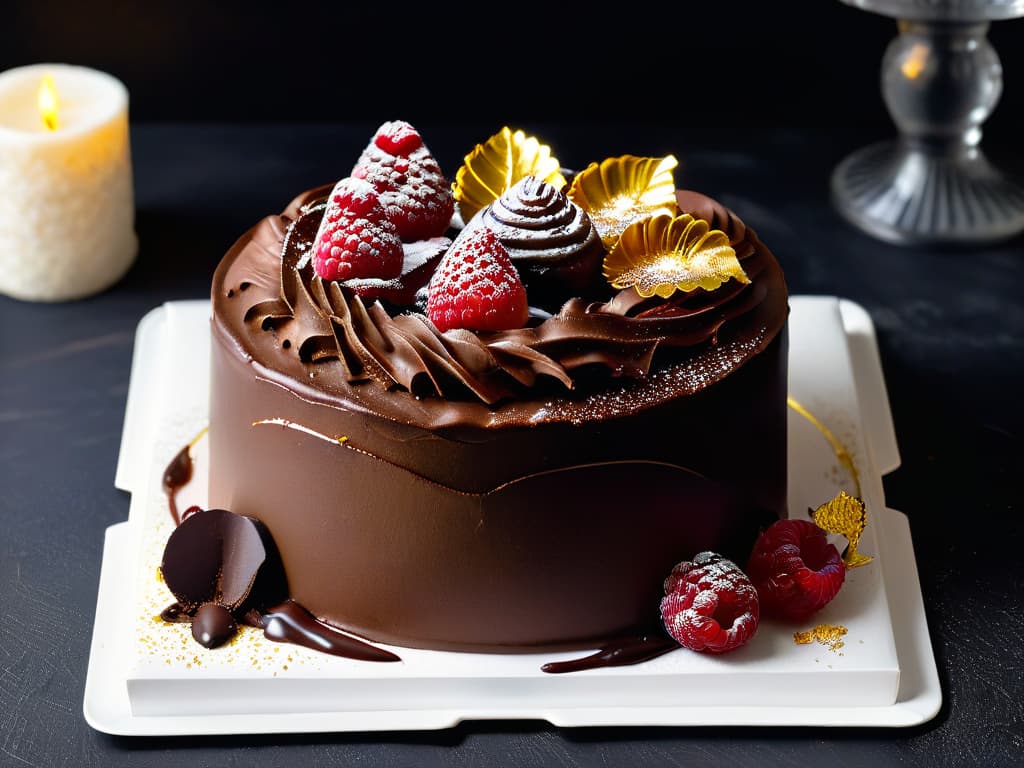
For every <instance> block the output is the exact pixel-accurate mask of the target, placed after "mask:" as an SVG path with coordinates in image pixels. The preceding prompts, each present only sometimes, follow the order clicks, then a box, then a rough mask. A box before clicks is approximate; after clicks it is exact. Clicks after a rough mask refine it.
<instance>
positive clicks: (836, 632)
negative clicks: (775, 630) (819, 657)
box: [793, 624, 846, 656]
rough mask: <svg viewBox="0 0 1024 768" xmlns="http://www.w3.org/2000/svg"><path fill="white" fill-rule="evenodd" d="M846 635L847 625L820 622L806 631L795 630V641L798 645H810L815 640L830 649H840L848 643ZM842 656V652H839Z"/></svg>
mask: <svg viewBox="0 0 1024 768" xmlns="http://www.w3.org/2000/svg"><path fill="white" fill-rule="evenodd" d="M845 635H846V627H844V626H843V625H842V624H819V625H818V626H816V627H814V628H813V629H808V630H807V631H806V632H794V633H793V642H794V643H796V644H797V645H809V644H811V643H813V642H818V643H821V644H822V645H824V646H827V647H828V649H829V650H830V651H838V650H839V649H840V648H842V647H843V646H844V645H845V644H846V643H845V642H844V641H843V637H845ZM839 655H840V656H842V654H839Z"/></svg>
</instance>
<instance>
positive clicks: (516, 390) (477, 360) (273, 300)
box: [214, 189, 786, 426]
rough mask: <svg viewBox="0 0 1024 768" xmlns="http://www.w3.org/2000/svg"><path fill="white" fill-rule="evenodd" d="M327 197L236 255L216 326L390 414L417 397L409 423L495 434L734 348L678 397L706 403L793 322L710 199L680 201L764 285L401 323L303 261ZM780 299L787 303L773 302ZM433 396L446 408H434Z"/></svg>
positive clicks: (767, 276) (776, 286)
mask: <svg viewBox="0 0 1024 768" xmlns="http://www.w3.org/2000/svg"><path fill="white" fill-rule="evenodd" d="M326 191H327V190H325V189H324V190H318V191H313V192H311V193H307V194H306V195H304V196H302V197H300V198H298V199H297V200H296V201H295V202H293V203H292V205H290V206H289V208H288V209H287V210H286V211H285V212H284V213H283V214H282V215H280V216H271V217H268V218H266V219H264V220H263V221H261V222H260V223H259V224H258V225H257V226H256V227H255V228H254V229H253V230H251V231H250V232H249V233H248V234H247V235H246V236H244V237H243V238H242V239H241V240H240V241H239V242H238V243H237V244H236V245H235V246H234V248H233V249H232V251H231V252H230V253H229V254H228V258H226V259H225V264H228V265H229V267H228V271H227V274H224V275H221V276H220V278H219V280H218V282H219V283H220V284H221V285H222V286H223V291H222V292H221V293H220V294H219V295H218V294H216V293H215V295H214V301H215V302H216V303H217V304H218V307H217V311H216V312H215V316H216V317H217V318H218V319H219V321H220V322H227V323H230V324H234V323H235V322H237V319H241V320H243V322H244V325H245V326H246V330H244V331H242V329H241V328H236V329H235V330H234V333H235V334H242V335H246V336H248V337H249V338H250V339H251V340H252V342H253V344H254V346H255V347H256V348H257V349H259V350H260V353H259V357H260V358H261V359H264V358H267V357H275V358H278V359H279V360H280V361H281V363H282V367H283V368H284V369H286V370H291V371H292V372H294V374H299V375H300V377H301V378H307V377H308V371H306V368H307V367H308V366H311V365H312V366H314V368H315V372H316V377H317V379H318V381H319V386H320V387H326V388H330V389H335V390H337V389H338V388H339V387H349V386H358V385H361V384H363V383H366V382H375V383H376V384H377V385H378V390H379V394H382V393H384V392H386V393H388V394H389V395H390V396H391V397H390V399H389V409H392V408H394V401H395V397H394V391H395V390H403V391H405V392H407V393H408V394H409V395H410V396H411V398H413V400H414V405H412V407H410V408H408V409H406V411H407V413H406V415H407V417H408V416H415V418H416V420H417V421H418V422H420V423H421V424H423V425H424V426H431V425H433V426H437V425H439V424H441V423H443V422H446V421H450V420H453V419H455V420H457V421H464V422H469V423H480V422H486V421H489V420H490V413H491V407H492V406H495V405H497V404H501V403H505V402H509V401H511V402H512V410H513V411H514V410H516V409H515V405H514V404H515V403H516V402H522V401H523V400H530V399H533V398H534V397H536V398H543V397H545V395H547V394H549V393H551V392H560V394H561V395H562V396H567V395H568V396H569V397H570V399H580V398H582V397H585V395H586V394H587V392H588V391H593V390H595V389H600V388H601V386H602V384H601V382H602V381H604V382H606V383H607V382H609V381H611V380H614V379H618V378H629V379H641V378H643V377H646V376H648V375H649V374H650V373H651V372H652V366H654V365H658V367H666V366H667V365H670V364H672V363H674V362H679V361H681V360H685V359H687V358H688V357H692V355H693V354H694V353H695V352H697V351H699V350H700V349H701V348H706V347H709V346H711V347H719V348H721V349H722V350H723V351H727V350H729V349H732V350H733V351H732V352H731V353H729V354H727V356H728V357H729V361H730V363H729V365H727V366H721V371H720V373H719V374H718V375H717V376H716V375H707V372H704V373H703V374H702V375H701V376H700V377H699V378H696V379H694V380H692V381H690V382H683V383H682V385H681V388H680V389H679V390H678V391H677V392H676V393H675V394H677V395H678V394H692V393H694V392H696V391H699V390H700V389H702V388H704V387H707V386H710V385H711V384H713V383H714V382H715V381H716V380H718V378H720V377H721V376H722V375H725V374H726V373H727V372H728V370H729V369H731V368H734V367H736V366H739V365H742V363H743V361H744V360H746V359H748V358H749V357H751V356H753V355H756V354H757V353H758V352H760V351H761V350H762V349H763V348H764V347H765V346H766V345H767V344H768V343H769V342H770V341H771V339H772V338H774V336H775V335H776V334H777V333H778V331H779V329H780V328H781V327H782V324H783V323H784V322H785V319H786V313H785V312H784V311H780V310H779V307H780V306H781V307H784V306H785V302H784V301H783V302H779V301H778V297H779V296H780V295H784V293H785V284H784V281H783V277H782V273H781V270H779V268H778V265H777V263H776V262H775V260H774V258H773V257H772V256H771V254H770V253H769V251H768V249H767V248H765V247H764V245H763V244H762V243H761V241H760V240H759V239H758V238H757V236H756V234H755V233H754V232H753V231H752V230H750V229H749V228H748V227H746V226H744V224H743V222H742V221H741V220H740V219H739V218H738V217H737V216H735V215H734V214H733V213H732V212H730V211H729V210H728V209H726V208H725V207H724V206H721V205H720V204H718V203H716V202H715V201H713V200H711V199H710V198H707V197H706V196H704V195H701V194H699V193H696V192H679V193H678V200H679V205H680V209H681V210H682V211H683V212H691V213H693V214H694V215H695V216H700V217H702V218H707V219H708V220H709V221H710V222H711V223H712V225H713V226H714V227H716V228H721V229H722V230H723V231H724V232H725V233H726V234H727V235H728V236H729V240H730V243H731V244H732V245H733V247H734V248H735V250H736V253H737V257H738V258H739V260H740V263H741V264H742V266H743V269H744V271H745V272H746V273H747V275H748V276H749V277H750V279H751V283H750V284H741V283H738V282H736V281H731V282H729V283H728V284H726V285H723V286H722V287H721V288H720V289H719V290H716V291H712V292H706V291H702V290H697V291H692V292H687V293H682V292H680V293H678V294H676V295H674V296H673V297H671V298H669V299H668V300H662V299H654V300H651V299H643V298H641V297H640V296H639V294H637V292H636V291H635V290H633V289H632V288H630V289H626V290H623V291H619V292H618V293H616V294H615V295H614V296H613V297H612V298H611V299H610V300H608V301H588V300H587V299H585V298H573V299H570V300H569V301H567V302H566V303H565V304H564V305H563V306H562V307H561V308H560V309H559V310H558V311H557V313H556V314H554V315H553V316H552V317H550V318H548V319H545V320H543V321H542V322H540V323H538V324H536V325H532V326H530V327H526V328H522V329H516V330H510V331H502V332H493V333H486V332H482V333H473V332H469V331H459V330H453V331H449V332H446V333H441V332H440V331H438V330H437V329H436V328H435V327H434V326H433V325H432V324H431V323H430V321H429V320H428V319H427V318H426V317H425V316H424V315H423V314H421V313H419V312H416V311H403V312H399V313H397V314H396V313H392V312H389V311H388V309H386V308H385V307H384V305H382V304H380V303H379V302H374V303H369V304H368V303H366V302H364V301H363V299H362V298H361V297H360V296H359V295H357V294H356V293H355V291H354V290H352V288H351V287H349V286H346V285H345V284H344V283H339V282H333V281H323V280H321V279H320V278H319V277H317V276H316V275H315V274H314V272H313V270H312V267H311V266H310V265H309V264H308V263H307V261H308V260H304V259H303V256H304V255H305V254H306V252H307V251H308V249H309V247H310V244H311V241H312V239H313V237H314V236H315V234H316V230H317V228H318V226H319V220H320V217H321V216H322V210H323V209H322V206H321V205H318V203H320V202H321V200H322V197H323V196H324V195H325V194H326ZM243 286H244V287H245V292H244V299H242V301H243V302H244V304H245V308H244V313H243V314H242V317H241V318H239V312H238V309H235V308H233V307H231V306H229V304H228V302H229V300H230V301H234V302H237V301H238V300H237V299H235V298H234V297H235V296H237V295H239V294H240V293H241V291H242V290H243ZM769 294H774V297H773V299H772V300H770V301H766V297H768V296H769ZM285 342H287V344H285ZM655 358H660V359H661V360H662V363H661V364H656V363H655V362H654V361H655ZM602 371H603V373H601V372H602ZM584 382H585V384H584ZM531 392H532V393H533V394H532V395H531ZM310 394H311V395H312V396H314V397H315V394H316V393H315V391H313V392H311V393H310ZM366 394H370V393H366ZM370 396H371V397H372V396H373V395H370ZM432 397H433V398H438V399H436V400H435V401H434V402H433V403H430V402H426V401H424V398H428V399H429V398H432ZM460 401H461V402H465V403H467V404H471V403H472V402H473V401H477V402H478V403H479V404H480V405H482V406H484V409H483V410H480V409H474V408H472V407H468V408H454V409H453V408H452V403H453V402H460ZM442 413H443V416H442ZM570 420H571V417H570Z"/></svg>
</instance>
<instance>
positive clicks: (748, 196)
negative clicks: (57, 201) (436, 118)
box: [0, 114, 1024, 766]
mask: <svg viewBox="0 0 1024 768" xmlns="http://www.w3.org/2000/svg"><path fill="white" fill-rule="evenodd" d="M392 117H396V116H394V115H390V114H389V115H385V116H382V118H381V119H382V120H383V119H391V118H392ZM378 122H380V120H370V121H367V122H361V123H347V124H338V125H332V124H316V125H313V124H310V125H305V126H302V125H295V126H292V125H263V124H252V125H248V126H239V125H228V124H224V125H217V124H193V125H181V124H179V125H175V124H157V123H139V124H136V125H135V126H134V127H133V136H132V139H133V152H134V167H135V173H136V184H137V195H136V196H137V205H138V217H137V222H138V233H139V237H140V241H141V251H140V255H139V259H138V262H137V264H136V265H135V266H134V267H133V269H132V270H131V272H130V273H129V274H128V275H127V276H126V277H125V279H124V280H122V281H121V282H120V283H119V284H118V285H116V286H115V287H114V288H112V289H111V290H109V291H108V292H106V293H104V294H102V295H100V296H96V297H94V298H91V299H87V300H83V301H78V302H72V303H66V304H55V305H42V304H28V303H21V302H17V301H14V300H11V299H7V298H0V327H3V328H4V329H5V332H4V334H3V335H2V337H0V488H2V489H3V491H2V493H0V522H2V525H3V528H2V533H0V765H4V766H7V765H12V766H13V765H33V766H51V765H76V766H94V765H96V766H99V765H102V766H121V765H161V766H176V765H182V766H185V765H189V766H191V765H250V764H259V765H261V766H271V765H327V764H331V765H334V764H342V763H345V764H349V763H362V764H383V765H418V766H434V765H437V766H442V765H445V766H447V765H453V766H454V765H478V764H479V765H486V764H507V763H526V764H530V765H560V766H584V765H618V764H627V765H659V766H660V765H688V764H701V765H717V764H723V765H733V766H748V765H764V764H783V765H793V766H803V765H842V766H851V765H873V766H878V765H896V764H898V765H914V766H918V765H919V766H938V765H987V766H1003V765H1014V764H1019V762H1020V759H1021V755H1022V754H1024V725H1022V724H1024V704H1022V702H1024V681H1022V674H1021V670H1022V669H1024V653H1022V645H1021V643H1022V641H1021V637H1022V636H1024V618H1022V617H1024V605H1022V597H1021V595H1022V594H1024V577H1022V572H1021V569H1020V562H1021V556H1020V541H1021V535H1022V525H1021V522H1020V512H1021V502H1020V491H1019V488H1018V487H1019V483H1020V477H1021V476H1022V474H1024V460H1022V459H1024V449H1022V443H1021V435H1022V428H1024V423H1022V422H1024V409H1022V408H1021V405H1020V397H1021V394H1020V393H1021V391H1022V387H1021V385H1022V375H1021V374H1022V371H1024V302H1022V301H1021V298H1020V292H1021V286H1022V284H1024V240H1022V239H1021V238H1017V239H1015V240H1014V241H1012V242H1009V243H1005V244H1003V245H1000V246H994V247H987V248H972V249H960V250H943V249H928V248H899V247H896V246H891V245H885V244H882V243H879V242H876V241H874V240H872V239H870V238H868V237H867V236H865V235H862V234H860V233H859V232H856V231H854V230H852V229H851V228H849V227H848V226H847V225H845V224H844V223H843V222H842V221H841V220H840V219H839V217H838V216H837V214H835V213H834V212H833V210H832V209H831V207H830V206H829V203H828V176H829V173H830V171H831V169H832V168H833V167H834V165H835V163H837V162H838V161H839V160H840V159H841V158H842V157H843V156H844V155H845V154H846V153H847V152H849V151H851V150H853V149H856V148H858V147H860V146H862V145H863V144H865V143H866V142H868V141H872V140H874V139H876V138H878V136H875V135H865V134H864V133H861V132H859V131H858V130H857V129H855V128H854V127H847V129H846V130H838V131H836V132H824V131H805V132H801V131H798V130H795V129H794V130H790V129H785V128H779V129H773V130H766V129H763V128H759V129H757V130H748V129H747V128H746V127H744V126H738V127H735V128H734V130H732V131H729V132H724V133H723V132H715V131H712V130H710V129H709V128H708V127H707V126H706V124H704V122H703V121H697V122H695V123H694V124H692V125H691V124H688V123H687V122H686V121H678V120H676V121H672V122H671V123H664V124H660V123H645V124H629V123H622V122H605V123H603V124H602V123H593V122H591V123H578V124H570V123H561V124H559V125H545V124H543V123H525V124H522V127H524V128H526V129H528V130H530V131H532V132H533V133H536V134H538V135H540V136H543V137H546V138H547V139H548V140H549V142H550V143H551V144H552V145H553V146H554V148H555V151H556V154H557V155H558V156H559V158H560V159H561V160H562V161H563V163H565V164H575V165H582V164H584V163H586V162H588V161H589V160H591V159H600V158H601V157H604V156H606V155H609V154H618V153H619V152H632V153H634V154H664V153H666V152H673V153H675V154H676V155H677V156H678V157H679V159H680V168H679V169H678V171H677V176H676V178H677V183H679V185H680V186H689V187H692V188H695V189H699V190H701V191H703V192H705V193H707V194H710V195H712V196H714V197H718V198H719V199H720V200H722V201H723V202H724V203H726V204H727V205H729V206H731V207H733V208H734V209H735V210H736V212H737V213H739V215H740V216H741V217H743V218H744V219H745V220H746V222H747V223H748V224H749V225H750V226H753V227H754V228H755V229H756V230H757V231H758V234H759V235H760V236H761V237H762V239H764V240H765V242H767V243H768V244H769V245H770V246H771V247H772V249H773V250H774V251H775V253H776V255H777V256H778V258H779V260H780V262H781V263H782V266H783V268H784V269H785V270H786V272H787V278H788V281H789V284H790V289H791V291H792V292H793V293H795V294H835V295H840V296H843V297H845V298H849V299H852V300H854V301H857V302H859V303H861V304H862V305H863V306H864V307H865V308H866V309H867V310H868V312H869V313H870V314H871V316H872V318H873V320H874V322H875V324H876V327H877V331H878V339H879V345H880V351H881V358H882V364H883V368H884V371H885V376H886V380H887V384H888V388H889V394H890V399H891V405H892V409H893V415H894V419H895V425H896V430H897V436H898V440H899V446H900V451H901V454H902V457H903V464H902V466H901V467H900V468H899V469H898V470H897V471H895V472H894V473H892V474H891V475H890V476H889V477H887V478H886V479H885V489H886V495H887V501H888V503H889V505H890V506H892V507H894V508H897V509H900V510H903V511H905V512H906V513H907V515H908V516H909V519H910V528H911V532H912V535H913V540H914V546H915V549H916V553H917V561H918V568H919V571H920V576H921V582H922V591H923V596H924V601H925V606H926V611H927V615H928V621H929V629H930V631H931V633H932V642H933V645H934V649H935V655H936V659H937V662H938V667H939V674H940V678H941V683H942V687H943V700H944V703H943V707H942V710H941V712H940V713H939V715H938V716H937V717H936V718H935V719H933V720H932V721H931V722H928V723H926V724H923V725H920V726H916V727H913V728H907V729H887V728H833V729H813V728H581V729H572V730H560V729H558V728H555V727H553V726H551V725H548V724H546V723H544V722H540V721H537V722H534V721H512V722H500V721H499V722H494V721H481V722H468V723H463V724H461V725H459V726H457V727H455V728H452V729H450V730H445V731H440V732H424V733H372V734H339V735H285V736H281V735H266V736H258V737H248V736H247V737H238V738H231V737H206V738H119V737H112V736H108V735H105V734H102V733H98V732H95V731H93V730H92V729H91V728H90V727H89V726H88V725H87V723H86V722H85V720H84V719H83V716H82V696H83V687H84V681H85V674H86V668H87V665H88V653H89V643H90V638H91V633H92V620H93V613H94V606H95V600H96V587H97V582H98V577H99V570H100V560H101V553H102V544H103V533H104V530H105V528H106V527H107V526H109V525H112V524H114V523H118V522H121V521H123V520H125V519H126V518H127V513H128V503H129V499H128V497H127V496H126V495H125V494H123V493H121V492H120V491H117V490H116V489H115V488H114V487H113V478H114V468H115V465H116V460H117V453H118V446H119V442H120V437H121V427H122V421H123V415H124V406H125V397H126V394H127V388H128V379H129V370H130V362H131V354H132V347H133V341H134V332H135V327H136V324H137V323H138V321H139V320H140V319H141V318H142V316H143V315H144V314H145V313H146V312H147V311H148V310H150V309H152V308H153V307H155V306H157V305H158V304H160V303H161V302H164V301H167V300H174V299H185V298H202V297H205V296H206V295H207V292H208V285H209V280H210V276H211V274H212V272H213V269H214V266H215V265H216V263H217V261H218V260H219V259H220V257H221V255H222V254H223V253H224V251H225V250H226V249H227V248H228V247H229V246H230V245H231V243H232V242H233V241H234V239H235V238H236V237H237V236H238V235H239V234H240V233H241V232H243V231H244V230H245V229H246V228H248V227H249V226H250V225H251V224H252V223H253V222H254V221H256V219H258V218H259V217H261V216H263V215H265V214H267V213H271V212H276V211H278V210H280V209H281V208H282V207H283V206H284V205H285V204H286V203H287V202H288V201H289V200H290V199H291V197H292V196H293V195H294V194H295V193H296V192H298V191H300V190H303V189H306V188H309V187H311V186H314V185H317V184H323V183H328V182H330V181H332V180H334V179H335V178H336V177H338V176H340V175H343V174H344V173H347V171H348V168H349V166H350V164H351V160H352V158H353V157H354V156H355V155H356V154H357V153H358V151H359V150H360V149H361V148H362V146H363V145H364V144H365V142H366V140H367V138H368V136H369V135H370V134H371V133H372V131H373V129H374V128H375V127H376V124H377V123H378ZM417 127H418V128H419V129H420V131H421V133H422V134H423V135H424V137H425V138H426V140H427V143H428V145H430V146H431V148H432V149H433V150H434V152H435V154H436V155H437V156H438V159H439V160H440V162H441V164H442V167H443V168H445V169H446V170H447V171H448V172H449V173H452V172H453V171H454V169H455V168H457V166H458V164H459V162H460V161H461V158H462V155H463V154H465V152H466V151H468V149H469V148H470V147H471V146H472V144H473V143H474V142H476V141H479V140H482V139H484V138H486V137H487V136H489V135H490V134H491V133H493V132H494V131H495V130H497V129H498V128H500V124H499V123H486V122H485V123H482V124H479V125H469V124H459V125H442V124H441V123H440V122H421V123H420V124H419V125H418V126H417ZM1005 146H1006V150H1005V151H1002V152H1001V151H1000V147H999V145H993V146H991V147H988V149H989V154H990V155H991V156H992V157H993V159H996V160H997V161H998V162H1000V163H1001V164H1003V165H1004V166H1006V167H1008V168H1010V169H1011V170H1013V171H1014V172H1019V171H1020V170H1021V165H1022V163H1021V156H1020V155H1019V154H1016V155H1015V154H1014V152H1019V150H1017V148H1016V147H1013V146H1010V145H1005ZM27 256H28V255H27Z"/></svg>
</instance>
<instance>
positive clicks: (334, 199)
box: [313, 177, 404, 280]
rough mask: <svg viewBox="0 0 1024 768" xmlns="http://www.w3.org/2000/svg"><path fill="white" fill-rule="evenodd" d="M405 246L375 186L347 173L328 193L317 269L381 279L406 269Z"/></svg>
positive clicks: (332, 276)
mask: <svg viewBox="0 0 1024 768" xmlns="http://www.w3.org/2000/svg"><path fill="white" fill-rule="evenodd" d="M403 260H404V251H403V249H402V241H401V239H400V238H399V237H398V233H397V232H396V231H395V226H394V224H392V223H391V222H390V221H388V219H387V216H385V214H384V208H383V207H382V206H381V202H380V199H379V197H378V195H377V192H376V190H374V188H373V186H372V185H370V184H368V183H367V182H365V181H362V180H361V179H354V178H351V177H346V178H344V179H342V180H341V181H339V182H338V183H337V184H335V185H334V189H333V190H331V194H330V196H329V197H328V198H327V208H326V209H325V210H324V217H323V220H322V221H321V222H320V229H319V230H318V231H317V233H316V238H315V239H314V240H313V269H314V270H315V271H316V273H317V274H318V275H319V276H320V277H321V278H322V279H324V280H350V279H353V278H378V279H383V280H389V279H391V278H394V277H398V276H399V275H400V274H401V272H402V262H403Z"/></svg>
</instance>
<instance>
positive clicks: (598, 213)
mask: <svg viewBox="0 0 1024 768" xmlns="http://www.w3.org/2000/svg"><path fill="white" fill-rule="evenodd" d="M678 164H679V162H678V161H677V160H676V158H675V157H674V156H673V155H667V156H665V157H636V156H634V155H622V156H621V157H610V158H608V159H606V160H602V161H601V162H600V163H591V164H590V165H589V166H587V167H586V168H584V169H583V170H582V171H580V172H579V173H578V174H576V177H575V178H574V179H573V180H572V185H571V186H570V187H569V191H568V193H567V195H568V197H569V199H570V200H572V201H573V202H574V203H576V205H578V206H579V207H580V208H582V209H583V210H585V211H586V212H587V214H588V215H589V216H590V219H591V221H593V222H594V226H595V227H597V231H598V232H599V233H600V235H601V241H602V242H603V243H604V246H605V248H608V249H611V248H612V247H613V246H614V245H615V243H616V242H618V239H619V236H620V235H621V234H622V232H623V231H625V229H626V227H628V226H629V225H630V224H633V223H634V222H637V221H641V220H643V219H646V218H649V217H651V216H654V215H655V214H658V213H667V214H669V215H674V214H675V213H676V212H677V209H676V183H675V178H674V177H673V175H672V171H673V170H674V169H675V167H676V166H677V165H678Z"/></svg>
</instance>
